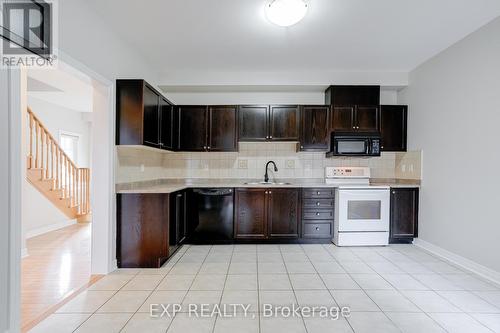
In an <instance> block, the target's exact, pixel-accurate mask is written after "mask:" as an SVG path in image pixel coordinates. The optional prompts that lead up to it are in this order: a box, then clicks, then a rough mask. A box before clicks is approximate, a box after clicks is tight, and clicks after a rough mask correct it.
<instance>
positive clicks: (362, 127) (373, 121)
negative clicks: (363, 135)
mask: <svg viewBox="0 0 500 333" xmlns="http://www.w3.org/2000/svg"><path fill="white" fill-rule="evenodd" d="M379 111H380V108H379V107H378V106H374V105H358V106H356V130H357V131H361V132H377V131H378V130H379V119H380V112H379Z"/></svg>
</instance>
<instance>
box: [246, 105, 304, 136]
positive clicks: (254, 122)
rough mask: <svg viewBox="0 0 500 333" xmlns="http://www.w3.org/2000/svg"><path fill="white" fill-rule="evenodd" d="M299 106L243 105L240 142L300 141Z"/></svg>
mask: <svg viewBox="0 0 500 333" xmlns="http://www.w3.org/2000/svg"><path fill="white" fill-rule="evenodd" d="M299 116H300V114H299V107H298V106H297V105H271V106H269V105H241V106H240V107H239V140H240V141H298V140H299Z"/></svg>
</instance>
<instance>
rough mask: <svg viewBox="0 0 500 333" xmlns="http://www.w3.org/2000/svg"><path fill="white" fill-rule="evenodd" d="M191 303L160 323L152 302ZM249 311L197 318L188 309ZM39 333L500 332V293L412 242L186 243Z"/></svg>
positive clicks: (84, 298)
mask: <svg viewBox="0 0 500 333" xmlns="http://www.w3.org/2000/svg"><path fill="white" fill-rule="evenodd" d="M158 303H161V304H182V309H181V311H180V312H179V313H177V315H176V316H175V317H173V318H168V317H163V318H159V319H158V318H152V317H151V316H150V315H149V310H150V304H158ZM190 303H192V304H205V303H206V304H212V307H213V305H214V304H221V305H223V304H226V305H227V304H237V303H242V304H249V305H250V309H249V313H250V316H248V317H244V316H243V314H242V312H243V311H242V310H241V309H239V310H238V311H237V312H238V313H239V314H238V315H237V316H236V317H233V318H227V317H226V318H224V317H221V316H219V317H217V316H215V317H212V318H195V317H190V316H189V315H188V311H187V307H188V304H190ZM264 304H273V305H275V306H278V305H286V306H290V305H292V304H298V305H300V306H319V305H325V306H329V307H330V306H348V307H350V309H351V311H352V312H351V314H350V316H349V317H347V318H342V317H341V318H340V319H339V320H331V319H329V318H326V319H325V318H320V317H313V318H308V317H304V318H302V317H289V318H283V317H278V318H267V317H264V316H263V315H262V312H263V311H262V309H263V305H264ZM32 331H33V332H50V333H55V332H92V333H100V332H103V333H104V332H105V333H112V332H141V333H142V332H168V333H175V332H181V333H191V332H210V333H211V332H217V333H218V332H231V333H232V332H249V333H250V332H252V333H253V332H262V333H267V332H307V333H316V332H318V333H323V332H353V331H354V332H370V333H373V332H425V333H427V332H500V287H499V286H497V285H494V284H492V283H490V282H488V281H485V280H482V279H481V278H479V277H478V276H475V275H473V274H471V273H469V272H467V271H463V270H461V269H460V268H458V267H455V266H454V265H451V264H449V263H447V262H444V261H442V260H440V259H438V258H436V257H434V256H432V255H430V254H428V253H426V252H424V251H422V250H420V249H418V248H417V247H415V246H412V245H397V246H389V247H373V248H366V247H365V248H337V247H335V246H334V245H332V244H328V245H234V246H233V245H214V246H184V247H183V248H181V249H180V250H179V251H178V253H176V254H175V255H174V257H173V258H171V260H170V261H169V262H168V263H167V264H166V265H165V266H164V267H162V268H160V269H122V270H117V271H116V272H113V273H112V274H110V275H108V276H106V277H104V278H103V279H101V280H100V281H98V282H97V283H96V284H95V285H93V286H92V287H91V288H89V290H87V291H86V292H84V293H82V294H81V295H79V296H78V297H76V298H75V299H73V300H72V301H70V302H69V303H67V304H66V305H65V306H63V307H62V308H60V309H59V310H58V311H57V312H56V313H55V314H53V315H51V316H50V317H49V318H47V319H46V320H45V321H43V322H42V323H40V324H39V325H38V326H36V327H35V328H34V329H33V330H32Z"/></svg>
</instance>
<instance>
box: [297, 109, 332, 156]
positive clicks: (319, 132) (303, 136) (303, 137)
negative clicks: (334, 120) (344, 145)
mask: <svg viewBox="0 0 500 333" xmlns="http://www.w3.org/2000/svg"><path fill="white" fill-rule="evenodd" d="M329 120H330V108H329V107H328V106H327V105H317V106H313V105H305V106H303V107H302V110H301V121H300V150H302V151H327V150H328V142H329V130H328V129H329Z"/></svg>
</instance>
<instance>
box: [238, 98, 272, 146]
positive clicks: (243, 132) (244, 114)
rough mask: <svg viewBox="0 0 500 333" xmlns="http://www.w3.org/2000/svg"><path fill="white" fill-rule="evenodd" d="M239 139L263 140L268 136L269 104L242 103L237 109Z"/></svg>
mask: <svg viewBox="0 0 500 333" xmlns="http://www.w3.org/2000/svg"><path fill="white" fill-rule="evenodd" d="M238 118H239V122H238V127H239V140H240V141H265V140H267V139H268V137H269V132H268V121H269V106H267V105H265V106H258V105H242V106H240V107H239V111H238Z"/></svg>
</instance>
